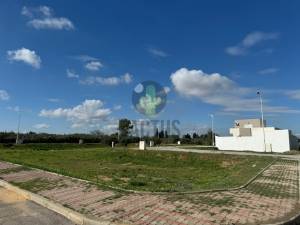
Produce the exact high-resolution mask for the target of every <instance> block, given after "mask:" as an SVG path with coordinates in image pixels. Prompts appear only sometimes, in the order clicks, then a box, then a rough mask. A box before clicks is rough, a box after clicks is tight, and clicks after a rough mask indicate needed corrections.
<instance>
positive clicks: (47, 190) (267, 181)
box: [0, 160, 299, 225]
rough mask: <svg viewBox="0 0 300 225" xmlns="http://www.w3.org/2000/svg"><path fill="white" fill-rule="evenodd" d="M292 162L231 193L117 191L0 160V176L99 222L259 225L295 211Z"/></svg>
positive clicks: (295, 167) (284, 162)
mask: <svg viewBox="0 0 300 225" xmlns="http://www.w3.org/2000/svg"><path fill="white" fill-rule="evenodd" d="M298 173H299V171H298V161H294V160H279V161H277V162H276V163H275V164H273V165H272V166H270V167H269V168H268V169H267V170H265V171H264V172H263V174H262V175H261V176H259V177H258V178H257V179H256V180H255V181H254V182H253V183H251V184H250V185H249V186H247V187H246V188H244V189H241V190H237V191H224V192H215V193H202V194H185V195H173V194H167V195H155V194H133V193H124V192H117V191H113V190H107V189H103V188H99V187H97V186H95V185H92V184H89V183H87V182H84V181H79V180H77V179H72V178H68V177H63V176H59V175H57V174H53V173H48V172H45V171H41V170H35V169H32V170H28V169H26V168H23V167H21V166H17V165H13V164H9V163H6V162H0V178H1V179H4V180H6V181H8V182H11V183H13V184H16V185H18V186H20V187H23V188H25V189H27V190H30V191H33V192H36V193H38V194H40V195H42V196H44V197H46V198H49V199H51V200H53V201H55V202H58V203H60V204H61V205H64V206H66V207H69V208H72V209H74V210H76V211H78V212H81V213H84V214H87V215H89V216H92V217H94V218H98V219H100V220H105V221H110V222H116V223H123V224H143V225H146V224H153V225H154V224H157V225H158V224H159V225H161V224H174V225H175V224H176V225H181V224H187V225H192V224H263V223H270V222H275V221H282V220H285V219H287V218H289V217H291V216H292V215H294V214H296V213H298V212H299V211H298V203H299V200H298V192H299V177H298Z"/></svg>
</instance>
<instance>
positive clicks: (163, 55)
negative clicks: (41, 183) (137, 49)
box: [148, 48, 169, 58]
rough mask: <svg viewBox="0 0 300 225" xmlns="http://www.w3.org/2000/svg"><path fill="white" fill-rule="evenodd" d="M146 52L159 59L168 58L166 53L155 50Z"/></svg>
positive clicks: (149, 49)
mask: <svg viewBox="0 0 300 225" xmlns="http://www.w3.org/2000/svg"><path fill="white" fill-rule="evenodd" d="M148 52H149V53H150V54H152V55H153V56H155V57H160V58H165V57H168V56H169V55H168V54H167V53H166V52H164V51H162V50H160V49H157V48H148Z"/></svg>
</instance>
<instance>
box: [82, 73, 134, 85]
mask: <svg viewBox="0 0 300 225" xmlns="http://www.w3.org/2000/svg"><path fill="white" fill-rule="evenodd" d="M131 82H132V75H131V74H129V73H126V74H124V75H122V76H120V77H99V76H98V77H96V76H91V77H88V78H87V79H85V80H82V81H80V83H82V84H88V85H93V84H100V85H108V86H116V85H119V84H129V83H131Z"/></svg>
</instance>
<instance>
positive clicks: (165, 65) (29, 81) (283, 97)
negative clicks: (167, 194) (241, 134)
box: [0, 0, 300, 134]
mask: <svg viewBox="0 0 300 225" xmlns="http://www.w3.org/2000/svg"><path fill="white" fill-rule="evenodd" d="M299 7H300V2H299V1H296V0H294V1H292V0H291V1H272V2H270V1H258V0H257V1H238V0H237V1H226V2H225V1H196V0H195V1H177V0H175V1H143V0H140V1H137V0H128V1H126V3H125V1H121V0H118V1H117V0H110V1H96V0H95V1H88V3H87V2H83V1H79V0H72V1H71V0H69V1H59V0H56V1H17V0H4V1H1V2H0V34H1V35H0V118H1V119H0V130H7V131H8V130H16V127H17V118H18V113H19V112H21V118H22V120H21V121H22V123H21V130H22V131H30V130H32V131H36V132H58V133H70V132H88V131H90V130H93V129H97V128H99V129H101V130H103V131H105V132H111V131H112V130H113V129H114V128H115V126H116V121H117V120H118V118H122V117H127V118H129V119H136V120H143V119H147V118H145V117H144V116H143V115H141V114H139V113H138V112H136V111H135V110H134V108H133V107H132V103H131V94H132V91H133V89H134V87H135V86H136V85H137V84H139V83H140V82H143V81H145V80H153V81H156V82H158V83H160V84H161V85H162V86H163V87H166V90H168V91H169V92H168V103H167V105H166V108H165V109H164V111H163V112H161V113H160V114H159V115H158V116H157V117H156V118H155V119H163V120H180V122H181V125H182V129H190V130H191V131H197V130H201V129H202V130H203V129H206V128H208V127H209V126H210V117H209V115H210V114H214V115H215V124H216V130H217V132H218V133H220V134H225V133H226V132H227V128H229V127H230V126H231V125H232V124H233V120H234V119H241V118H255V117H259V116H260V113H259V99H258V96H257V95H256V92H257V90H260V91H261V93H262V95H263V98H264V108H265V113H266V119H267V122H268V124H270V125H273V126H276V127H281V128H290V129H292V130H293V132H294V133H296V134H300V125H299V124H300V119H299V118H300V86H299V85H300V78H299V76H300V75H299V72H300V66H299V65H300V64H299V56H298V54H299V53H300V45H299V40H300V32H299V31H298V30H299V27H300V14H299V13H298V9H299Z"/></svg>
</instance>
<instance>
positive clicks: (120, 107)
mask: <svg viewBox="0 0 300 225" xmlns="http://www.w3.org/2000/svg"><path fill="white" fill-rule="evenodd" d="M120 109H122V106H121V105H115V106H114V110H120Z"/></svg>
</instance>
